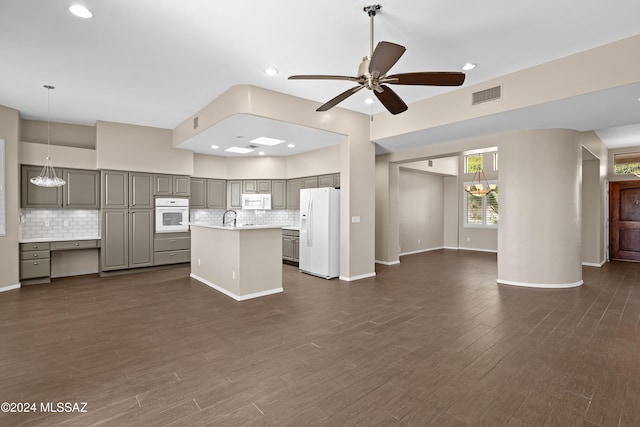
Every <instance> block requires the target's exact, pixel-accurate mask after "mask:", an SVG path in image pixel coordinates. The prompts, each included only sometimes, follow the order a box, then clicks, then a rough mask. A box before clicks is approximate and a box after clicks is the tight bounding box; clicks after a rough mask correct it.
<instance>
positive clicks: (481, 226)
mask: <svg viewBox="0 0 640 427" xmlns="http://www.w3.org/2000/svg"><path fill="white" fill-rule="evenodd" d="M471 184H472V183H471V182H465V183H464V184H463V186H462V188H464V187H465V186H466V185H471ZM487 184H496V186H497V187H496V188H498V207H499V206H500V198H499V195H500V187H499V186H498V180H497V179H492V180H488V181H487ZM462 192H463V194H462V207H463V224H462V227H463V228H479V229H493V230H496V229H498V225H500V216H499V213H498V224H487V198H486V196H485V197H481V199H482V224H473V223H469V222H468V221H469V211H468V207H469V201H468V200H469V197H474V196H471V195H470V194H469V193H467V192H466V191H464V190H462Z"/></svg>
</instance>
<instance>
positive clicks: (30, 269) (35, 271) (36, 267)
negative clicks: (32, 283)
mask: <svg viewBox="0 0 640 427" xmlns="http://www.w3.org/2000/svg"><path fill="white" fill-rule="evenodd" d="M49 271H50V265H49V259H39V260H25V261H20V279H21V280H24V279H35V278H38V277H49V274H50V273H49Z"/></svg>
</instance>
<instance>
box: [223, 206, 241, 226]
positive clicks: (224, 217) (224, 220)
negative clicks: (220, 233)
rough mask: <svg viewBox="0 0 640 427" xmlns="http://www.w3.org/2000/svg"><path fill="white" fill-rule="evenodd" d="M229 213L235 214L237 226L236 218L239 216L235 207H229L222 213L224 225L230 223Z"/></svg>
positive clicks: (234, 223)
mask: <svg viewBox="0 0 640 427" xmlns="http://www.w3.org/2000/svg"><path fill="white" fill-rule="evenodd" d="M228 213H232V214H233V226H234V227H235V226H236V220H237V218H238V213H237V212H236V211H234V210H233V209H227V210H226V211H224V213H223V214H222V226H223V227H225V226H226V225H227V224H228V223H229V221H227V214H228Z"/></svg>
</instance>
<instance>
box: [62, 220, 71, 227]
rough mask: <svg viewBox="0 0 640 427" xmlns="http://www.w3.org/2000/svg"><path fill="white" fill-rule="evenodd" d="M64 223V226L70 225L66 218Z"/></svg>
mask: <svg viewBox="0 0 640 427" xmlns="http://www.w3.org/2000/svg"><path fill="white" fill-rule="evenodd" d="M62 225H63V226H64V227H68V226H69V221H68V220H66V219H65V220H64V221H63V222H62Z"/></svg>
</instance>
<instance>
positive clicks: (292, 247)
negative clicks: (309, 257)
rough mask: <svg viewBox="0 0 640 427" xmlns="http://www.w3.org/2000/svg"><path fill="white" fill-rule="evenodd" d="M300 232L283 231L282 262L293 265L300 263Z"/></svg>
mask: <svg viewBox="0 0 640 427" xmlns="http://www.w3.org/2000/svg"><path fill="white" fill-rule="evenodd" d="M299 255H300V232H299V231H298V230H284V229H283V230H282V260H283V261H288V262H291V263H297V262H299Z"/></svg>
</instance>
